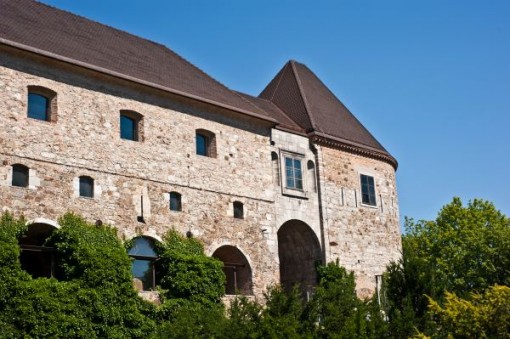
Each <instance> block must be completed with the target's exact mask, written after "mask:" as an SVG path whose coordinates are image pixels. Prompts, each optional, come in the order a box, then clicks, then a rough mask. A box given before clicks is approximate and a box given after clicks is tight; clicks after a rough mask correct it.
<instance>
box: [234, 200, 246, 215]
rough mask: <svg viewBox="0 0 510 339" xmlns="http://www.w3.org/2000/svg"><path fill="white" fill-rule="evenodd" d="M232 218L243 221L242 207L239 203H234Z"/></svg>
mask: <svg viewBox="0 0 510 339" xmlns="http://www.w3.org/2000/svg"><path fill="white" fill-rule="evenodd" d="M234 218H236V219H243V218H244V206H243V203H242V202H240V201H234Z"/></svg>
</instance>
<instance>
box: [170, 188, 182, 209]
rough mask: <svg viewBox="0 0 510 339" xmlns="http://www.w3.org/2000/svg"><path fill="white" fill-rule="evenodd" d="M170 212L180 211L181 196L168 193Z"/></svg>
mask: <svg viewBox="0 0 510 339" xmlns="http://www.w3.org/2000/svg"><path fill="white" fill-rule="evenodd" d="M170 211H177V212H179V211H182V203H181V194H180V193H177V192H170Z"/></svg>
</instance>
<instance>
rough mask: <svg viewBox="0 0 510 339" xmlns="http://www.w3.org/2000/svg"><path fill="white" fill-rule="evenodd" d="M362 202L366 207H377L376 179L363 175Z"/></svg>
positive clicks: (361, 177) (361, 178)
mask: <svg viewBox="0 0 510 339" xmlns="http://www.w3.org/2000/svg"><path fill="white" fill-rule="evenodd" d="M360 180H361V202H362V203H363V204H365V205H370V206H376V205H377V203H376V200H375V184H374V177H371V176H369V175H364V174H361V176H360Z"/></svg>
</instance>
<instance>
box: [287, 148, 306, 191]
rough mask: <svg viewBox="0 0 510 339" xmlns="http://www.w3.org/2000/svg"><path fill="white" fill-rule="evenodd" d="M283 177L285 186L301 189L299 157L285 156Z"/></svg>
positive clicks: (301, 179) (301, 175)
mask: <svg viewBox="0 0 510 339" xmlns="http://www.w3.org/2000/svg"><path fill="white" fill-rule="evenodd" d="M285 179H286V183H287V188H291V189H296V190H303V174H302V171H301V160H300V159H297V158H291V157H287V156H286V157H285Z"/></svg>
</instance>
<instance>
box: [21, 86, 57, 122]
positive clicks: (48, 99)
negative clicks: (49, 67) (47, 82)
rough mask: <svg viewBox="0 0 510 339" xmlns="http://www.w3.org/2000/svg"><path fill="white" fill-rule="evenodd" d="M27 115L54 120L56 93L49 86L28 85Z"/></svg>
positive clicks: (32, 117)
mask: <svg viewBox="0 0 510 339" xmlns="http://www.w3.org/2000/svg"><path fill="white" fill-rule="evenodd" d="M27 116H28V117H29V118H31V119H36V120H42V121H56V117H57V94H56V93H55V92H54V91H52V90H50V89H49V88H45V87H41V86H28V102H27Z"/></svg>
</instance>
